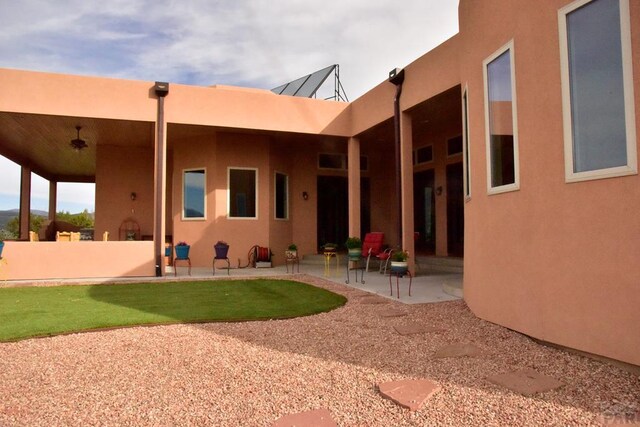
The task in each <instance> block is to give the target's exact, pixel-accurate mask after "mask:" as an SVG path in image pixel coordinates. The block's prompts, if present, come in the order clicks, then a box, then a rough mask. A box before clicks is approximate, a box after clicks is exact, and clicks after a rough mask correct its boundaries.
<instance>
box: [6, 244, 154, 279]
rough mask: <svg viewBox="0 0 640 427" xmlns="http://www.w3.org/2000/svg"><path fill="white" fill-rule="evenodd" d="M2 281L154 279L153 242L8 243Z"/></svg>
mask: <svg viewBox="0 0 640 427" xmlns="http://www.w3.org/2000/svg"><path fill="white" fill-rule="evenodd" d="M2 255H3V259H4V261H6V262H4V261H3V264H2V266H0V279H2V280H40V279H57V278H65V279H75V278H89V277H94V278H95V277H133V276H153V275H154V273H155V263H154V261H153V242H82V241H81V242H5V247H4V250H3V251H2Z"/></svg>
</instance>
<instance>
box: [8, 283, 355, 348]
mask: <svg viewBox="0 0 640 427" xmlns="http://www.w3.org/2000/svg"><path fill="white" fill-rule="evenodd" d="M346 301H347V300H346V298H345V297H343V296H341V295H337V294H334V293H333V292H329V291H327V290H324V289H320V288H316V287H314V286H311V285H307V284H304V283H299V282H294V281H290V280H266V279H258V280H217V281H209V282H173V283H136V284H121V285H87V286H55V287H28V288H4V289H0V341H15V340H19V339H24V338H30V337H36V336H47V335H55V334H60V333H66V332H76V331H84V330H90V329H97V328H109V327H117V326H130V325H140V324H165V323H187V322H234V321H243V320H263V319H285V318H291V317H298V316H307V315H311V314H316V313H321V312H326V311H330V310H333V309H334V308H337V307H340V306H342V305H343V304H345V302H346Z"/></svg>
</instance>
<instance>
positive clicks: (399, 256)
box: [391, 250, 409, 275]
mask: <svg viewBox="0 0 640 427" xmlns="http://www.w3.org/2000/svg"><path fill="white" fill-rule="evenodd" d="M407 259H409V253H408V252H407V251H404V250H399V251H395V252H394V253H393V254H392V255H391V272H392V273H395V274H400V275H403V274H406V273H407V270H408V269H409V266H408V265H409V264H408V263H407Z"/></svg>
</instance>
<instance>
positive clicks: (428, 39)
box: [0, 0, 458, 211]
mask: <svg viewBox="0 0 640 427" xmlns="http://www.w3.org/2000/svg"><path fill="white" fill-rule="evenodd" d="M401 4H402V7H398V3H397V2H383V1H380V0H349V1H344V0H325V1H323V2H322V3H320V2H311V1H308V0H278V1H267V0H246V1H245V0H237V1H221V0H154V1H152V0H105V1H102V2H97V1H94V0H90V1H87V0H57V1H50V0H21V1H13V0H0V28H2V31H1V32H0V67H2V68H17V69H26V70H35V71H47V72H60V73H68V74H81V75H95V76H104V77H115V78H124V79H135V80H148V81H169V82H174V83H183V84H193V85H205V86H208V85H213V84H223V85H236V86H247V87H257V88H264V89H270V88H273V87H276V86H279V85H281V84H283V83H286V82H288V81H291V80H294V79H296V78H298V77H301V76H303V75H305V74H308V73H311V72H313V71H316V70H319V69H321V68H324V67H326V66H328V65H331V64H339V65H340V77H341V81H342V84H343V86H344V88H345V90H346V93H347V96H348V97H349V99H350V100H353V99H355V98H357V97H358V96H360V95H362V94H363V93H364V92H366V91H367V90H369V89H371V88H373V87H374V86H375V85H377V84H378V83H380V82H382V81H384V80H386V77H387V74H388V72H389V70H391V69H392V68H395V67H403V66H405V65H407V64H408V63H410V62H412V61H413V60H415V59H416V58H418V57H419V56H421V55H422V54H424V53H425V52H427V51H428V50H430V49H432V48H433V47H435V46H437V45H438V44H440V43H442V42H443V41H444V40H446V39H448V38H449V37H451V36H452V35H454V34H455V33H456V32H457V30H458V23H457V6H458V2H457V0H405V1H403V2H402V3H401ZM329 86H331V85H328V86H327V89H326V90H327V91H331V90H332V89H333V88H332V87H329ZM321 96H323V93H319V97H321ZM327 96H328V92H327ZM0 171H2V172H1V175H2V179H1V180H0V209H6V208H8V206H9V207H16V206H12V205H10V204H11V203H13V202H12V201H11V195H14V196H16V197H17V192H18V189H19V178H18V176H19V171H18V170H17V169H16V168H15V167H13V166H12V165H11V164H9V163H7V161H5V160H4V159H0ZM41 184H43V185H44V187H45V189H44V191H42V189H37V188H35V187H38V186H40V185H41ZM16 185H17V186H16ZM65 191H66V190H65ZM65 191H63V192H62V193H61V192H60V190H59V192H58V197H59V199H60V200H59V206H58V209H61V208H62V209H68V210H72V211H73V210H75V209H77V208H80V207H82V209H84V208H85V207H86V208H87V209H90V210H92V209H93V199H92V198H93V195H92V191H85V190H79V189H78V188H74V189H73V190H71V193H72V194H75V198H76V200H78V202H77V203H78V205H77V206H76V205H71V204H68V205H67V203H71V202H67V201H66V200H63V199H66V196H64V192H65ZM34 192H35V193H37V194H45V195H46V194H48V184H47V183H46V182H44V183H38V182H37V180H36V182H34ZM35 199H38V200H40V199H42V197H40V196H38V197H35V196H34V197H32V203H33V202H34V201H36V200H35ZM89 199H91V200H89ZM16 200H17V199H16ZM44 200H46V197H45V198H44ZM38 203H40V202H38ZM44 205H45V206H46V205H47V204H46V202H45V204H44ZM36 206H37V204H36V203H34V208H36ZM65 206H68V208H67V207H65Z"/></svg>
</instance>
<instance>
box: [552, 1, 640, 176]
mask: <svg viewBox="0 0 640 427" xmlns="http://www.w3.org/2000/svg"><path fill="white" fill-rule="evenodd" d="M558 18H559V28H560V44H561V59H562V95H563V113H564V128H565V129H564V132H565V134H564V139H565V162H566V167H565V177H566V180H567V181H582V180H586V179H595V178H606V177H611V176H620V175H629V174H633V173H637V165H636V145H635V114H634V111H633V109H634V106H633V81H632V75H631V74H632V73H631V41H630V37H631V35H630V28H629V27H630V24H629V20H630V15H629V1H628V0H580V1H575V2H573V3H571V4H569V5H568V6H566V7H565V8H563V9H560V11H559V12H558Z"/></svg>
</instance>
